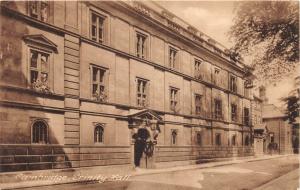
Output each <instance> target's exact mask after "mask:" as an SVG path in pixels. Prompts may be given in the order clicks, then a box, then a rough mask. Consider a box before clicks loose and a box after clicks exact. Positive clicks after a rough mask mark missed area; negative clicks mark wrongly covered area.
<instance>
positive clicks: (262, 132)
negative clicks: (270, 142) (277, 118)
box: [251, 95, 268, 155]
mask: <svg viewBox="0 0 300 190" xmlns="http://www.w3.org/2000/svg"><path fill="white" fill-rule="evenodd" d="M251 108H252V126H253V134H254V135H253V137H254V139H253V140H254V153H255V155H262V154H264V153H266V150H267V145H266V139H267V137H268V130H267V127H266V123H263V121H262V111H263V110H262V109H263V100H262V99H260V98H259V97H257V96H255V95H254V96H253V101H252V102H251Z"/></svg>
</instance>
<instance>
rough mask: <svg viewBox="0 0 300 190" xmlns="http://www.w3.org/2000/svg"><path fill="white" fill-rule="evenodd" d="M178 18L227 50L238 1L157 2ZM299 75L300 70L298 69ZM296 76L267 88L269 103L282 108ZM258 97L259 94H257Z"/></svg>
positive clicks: (231, 43) (229, 44)
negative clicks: (282, 100)
mask: <svg viewBox="0 0 300 190" xmlns="http://www.w3.org/2000/svg"><path fill="white" fill-rule="evenodd" d="M156 2H157V3H158V4H160V5H161V6H163V7H165V8H166V9H167V10H169V11H170V12H172V13H174V14H175V15H176V16H178V17H180V18H182V19H183V20H185V21H186V22H188V23H189V24H191V25H192V26H194V27H196V28H197V29H198V30H200V31H201V32H203V33H205V34H206V35H208V36H210V37H212V38H213V39H215V40H216V41H218V42H220V43H221V44H222V45H224V46H225V47H227V48H230V47H232V46H233V42H231V41H230V39H229V37H228V35H227V34H228V32H229V29H230V27H231V26H232V25H233V19H234V16H235V14H234V11H233V10H234V7H235V4H236V1H235V2H234V1H156ZM297 71H298V73H299V68H298V69H297ZM293 79H294V76H293V77H289V78H284V79H283V80H282V81H280V82H277V83H276V84H271V85H268V86H266V95H267V96H268V99H269V103H272V104H275V105H277V106H281V105H282V102H281V101H280V98H281V97H284V96H287V94H288V93H289V92H290V90H291V89H292V88H293V87H294V86H293V85H294V81H293ZM257 95H258V94H257Z"/></svg>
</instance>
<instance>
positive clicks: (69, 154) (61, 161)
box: [0, 144, 130, 172]
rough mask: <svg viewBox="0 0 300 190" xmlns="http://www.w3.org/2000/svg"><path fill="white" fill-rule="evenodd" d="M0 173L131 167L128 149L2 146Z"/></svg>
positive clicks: (117, 147) (123, 147)
mask: <svg viewBox="0 0 300 190" xmlns="http://www.w3.org/2000/svg"><path fill="white" fill-rule="evenodd" d="M0 155H1V157H0V171H1V172H12V171H25V170H43V169H63V168H78V167H89V166H108V165H125V164H130V149H129V147H128V146H105V147H95V146H67V145H65V146H60V145H26V144H24V145H0Z"/></svg>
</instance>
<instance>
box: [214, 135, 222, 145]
mask: <svg viewBox="0 0 300 190" xmlns="http://www.w3.org/2000/svg"><path fill="white" fill-rule="evenodd" d="M215 144H216V145H217V146H221V144H222V142H221V133H216V139H215Z"/></svg>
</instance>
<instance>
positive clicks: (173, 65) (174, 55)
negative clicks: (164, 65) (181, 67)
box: [169, 47, 177, 69]
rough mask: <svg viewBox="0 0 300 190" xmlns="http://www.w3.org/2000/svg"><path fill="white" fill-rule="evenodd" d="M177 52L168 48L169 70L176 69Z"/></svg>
mask: <svg viewBox="0 0 300 190" xmlns="http://www.w3.org/2000/svg"><path fill="white" fill-rule="evenodd" d="M176 59H177V50H176V49H174V48H172V47H170V48H169V66H170V68H173V69H176V67H177V65H176V62H177V60H176Z"/></svg>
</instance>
